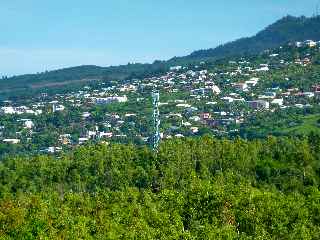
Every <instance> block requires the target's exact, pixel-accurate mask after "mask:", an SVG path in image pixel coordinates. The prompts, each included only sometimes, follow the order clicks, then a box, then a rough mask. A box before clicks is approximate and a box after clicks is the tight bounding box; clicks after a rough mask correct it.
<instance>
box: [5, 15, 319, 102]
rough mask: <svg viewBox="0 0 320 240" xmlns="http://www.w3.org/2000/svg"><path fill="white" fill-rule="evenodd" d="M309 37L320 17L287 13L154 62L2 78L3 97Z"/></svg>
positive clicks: (315, 32)
mask: <svg viewBox="0 0 320 240" xmlns="http://www.w3.org/2000/svg"><path fill="white" fill-rule="evenodd" d="M307 39H313V40H319V39H320V17H319V16H317V17H311V18H308V17H293V16H287V17H284V18H282V19H280V20H279V21H277V22H275V23H274V24H272V25H270V26H268V27H267V28H266V29H264V30H262V31H261V32H259V33H257V34H256V35H255V36H253V37H248V38H242V39H239V40H236V41H233V42H229V43H226V44H224V45H221V46H218V47H217V48H212V49H207V50H199V51H195V52H193V53H191V54H190V55H188V56H185V57H174V58H172V59H170V60H168V61H155V62H154V63H152V64H127V65H121V66H111V67H99V66H78V67H72V68H65V69H60V70H55V71H49V72H43V73H38V74H28V75H21V76H14V77H11V78H2V79H1V80H0V89H1V90H0V94H1V95H2V97H5V96H11V95H12V94H15V95H17V94H19V93H23V94H25V92H26V91H28V93H30V94H31V93H32V92H35V91H37V90H39V89H43V88H51V89H52V88H59V89H60V90H61V89H62V86H63V89H64V88H67V87H70V86H71V85H72V86H73V87H74V86H76V85H78V86H79V85H83V84H87V83H89V82H92V81H97V80H101V81H104V82H108V81H112V80H116V81H121V80H125V79H132V78H143V77H146V76H152V75H156V74H159V73H164V72H165V71H167V70H168V69H169V67H170V66H174V65H177V64H179V65H186V64H190V63H195V62H199V61H215V60H218V59H223V58H228V57H234V56H245V55H251V54H259V53H261V52H262V51H264V50H267V49H272V48H276V47H279V46H281V45H284V44H287V43H289V42H296V41H303V40H307Z"/></svg>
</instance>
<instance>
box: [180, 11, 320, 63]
mask: <svg viewBox="0 0 320 240" xmlns="http://www.w3.org/2000/svg"><path fill="white" fill-rule="evenodd" d="M308 39H313V40H320V16H317V17H311V18H307V17H293V16H287V17H284V18H282V19H280V20H279V21H277V22H275V23H274V24H272V25H270V26H268V27H267V28H266V29H264V30H263V31H261V32H259V33H257V34H256V35H255V36H253V37H248V38H242V39H238V40H236V41H233V42H230V43H226V44H224V45H221V46H219V47H217V48H212V49H208V50H200V51H195V52H193V53H191V54H190V55H189V56H187V57H184V58H183V59H193V58H199V59H203V58H215V59H218V58H224V57H229V56H236V55H248V54H257V53H260V52H262V51H264V50H267V49H272V48H276V47H279V46H281V45H284V44H287V43H290V42H296V41H304V40H308Z"/></svg>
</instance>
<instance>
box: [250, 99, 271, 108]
mask: <svg viewBox="0 0 320 240" xmlns="http://www.w3.org/2000/svg"><path fill="white" fill-rule="evenodd" d="M247 103H248V105H249V107H250V108H252V109H254V110H261V109H269V107H270V104H269V102H267V101H265V100H255V101H248V102H247Z"/></svg>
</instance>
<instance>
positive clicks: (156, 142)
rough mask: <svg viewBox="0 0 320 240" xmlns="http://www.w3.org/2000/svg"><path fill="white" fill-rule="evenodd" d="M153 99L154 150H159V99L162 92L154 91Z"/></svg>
mask: <svg viewBox="0 0 320 240" xmlns="http://www.w3.org/2000/svg"><path fill="white" fill-rule="evenodd" d="M152 100H153V128H154V129H153V130H154V133H153V134H154V135H153V146H152V147H153V151H155V152H156V151H158V147H159V143H160V111H159V100H160V94H159V91H156V90H153V91H152Z"/></svg>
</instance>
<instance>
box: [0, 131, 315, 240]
mask: <svg viewBox="0 0 320 240" xmlns="http://www.w3.org/2000/svg"><path fill="white" fill-rule="evenodd" d="M319 143H320V137H319V136H316V135H310V136H309V137H305V138H302V139H294V138H279V139H277V138H268V139H266V140H255V141H246V140H241V139H236V140H234V141H229V140H217V139H214V138H211V137H203V138H201V139H184V140H170V141H167V142H164V143H163V144H162V145H161V148H160V150H159V153H158V154H157V155H155V154H154V153H152V152H151V151H150V150H149V149H147V148H145V147H144V148H138V147H134V146H130V145H111V146H106V145H94V146H93V145H91V146H85V147H81V148H79V149H77V150H76V151H75V152H73V153H70V154H66V155H64V156H62V157H60V158H53V157H50V156H39V157H31V158H30V157H28V158H27V157H26V158H24V157H17V158H13V157H10V158H8V159H6V160H4V161H2V162H0V236H1V238H2V239H244V240H245V239H248V240H249V239H310V240H312V239H314V240H315V239H320V225H319V223H320V217H319V216H320V215H319V214H320V202H319V201H320V200H319V199H320V192H319V186H320V185H319V183H320V175H319V173H320V165H319V157H320V148H319V146H320V145H319Z"/></svg>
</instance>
